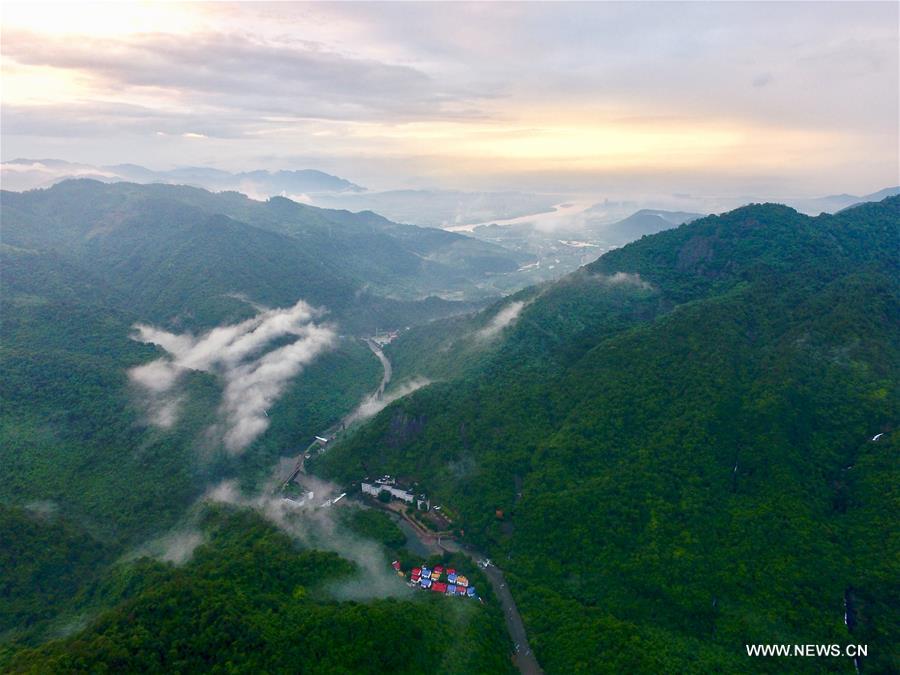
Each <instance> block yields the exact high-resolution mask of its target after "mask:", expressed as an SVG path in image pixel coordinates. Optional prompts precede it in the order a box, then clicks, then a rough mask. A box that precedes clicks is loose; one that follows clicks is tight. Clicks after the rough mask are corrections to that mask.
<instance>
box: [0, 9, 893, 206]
mask: <svg viewBox="0 0 900 675" xmlns="http://www.w3.org/2000/svg"><path fill="white" fill-rule="evenodd" d="M810 9H811V7H810V5H809V4H808V3H798V4H793V3H781V4H770V5H767V7H766V12H764V13H761V12H759V11H758V7H755V6H753V5H751V4H749V3H706V4H703V3H688V4H682V3H630V4H624V3H601V4H568V3H553V4H550V5H546V4H519V3H502V4H443V3H403V4H390V3H388V4H369V3H363V4H357V3H352V4H350V3H331V4H296V3H291V4H287V3H276V4H262V3H245V4H228V5H225V4H190V5H185V4H179V5H169V4H156V3H151V4H115V5H104V6H103V7H95V8H93V9H88V10H86V9H85V7H84V6H81V5H75V6H73V5H60V6H58V7H48V6H47V5H39V6H36V5H34V4H21V3H7V4H4V7H3V45H2V70H3V80H4V90H3V121H2V136H3V147H2V158H3V160H4V161H8V160H11V159H14V158H18V157H27V158H51V157H52V158H60V159H65V160H69V161H74V162H85V163H90V164H118V163H125V162H129V163H135V164H141V165H144V166H148V167H151V168H154V169H167V168H174V167H176V166H185V165H197V166H210V167H216V168H221V169H225V170H231V171H240V170H248V169H260V168H261V169H270V170H278V169H306V168H311V169H318V170H321V171H325V172H328V173H332V174H335V175H338V176H341V177H342V178H346V179H347V180H350V181H352V182H354V183H358V184H360V185H364V186H366V187H368V188H370V189H372V190H385V189H402V188H421V187H428V188H436V187H439V188H445V189H463V190H525V191H542V192H572V193H575V192H590V193H596V192H602V193H606V194H617V193H664V194H673V193H679V192H691V193H698V194H717V195H733V196H738V195H748V196H755V195H767V196H768V195H771V196H773V197H777V196H782V195H794V196H810V197H811V196H822V195H829V194H834V193H843V192H849V193H854V194H865V193H868V192H871V191H874V190H878V189H880V188H883V187H887V186H892V185H896V184H897V182H898V171H900V169H898V163H900V158H898V157H900V156H898V141H900V139H898V130H897V119H898V77H900V66H898V58H900V57H898V50H897V45H898V11H900V10H898V5H897V4H896V3H817V4H816V5H815V11H810ZM538 54H539V56H540V58H536V57H537V55H538Z"/></svg>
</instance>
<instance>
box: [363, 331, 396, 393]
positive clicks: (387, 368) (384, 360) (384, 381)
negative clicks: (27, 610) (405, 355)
mask: <svg viewBox="0 0 900 675" xmlns="http://www.w3.org/2000/svg"><path fill="white" fill-rule="evenodd" d="M363 340H364V341H365V343H366V344H367V345H369V349H371V350H372V353H373V354H375V356H377V357H378V360H379V361H381V366H382V367H383V368H384V375H383V376H382V378H381V384H380V385H379V386H378V389H376V390H375V393H374V394H373V395H372V396H373V397H374V398H376V399H381V398H382V397H383V396H384V389H385V387H387V386H388V383H389V382H390V381H391V375H392V374H393V369H392V368H391V362H390V361H389V360H388V357H386V356H385V355H384V352H383V351H381V347H379V346H378V343H377V342H375V340H373V339H372V338H363Z"/></svg>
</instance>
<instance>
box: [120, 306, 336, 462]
mask: <svg viewBox="0 0 900 675" xmlns="http://www.w3.org/2000/svg"><path fill="white" fill-rule="evenodd" d="M320 315H321V312H320V311H319V310H316V309H314V308H312V307H311V306H310V305H308V304H307V303H305V302H304V301H303V300H300V301H298V302H297V303H296V304H295V305H294V306H293V307H289V308H285V309H264V310H262V311H260V312H259V314H257V315H256V316H254V317H253V318H251V319H247V320H246V321H242V322H240V323H237V324H232V325H225V326H219V327H217V328H214V329H212V330H210V331H208V332H206V333H204V334H202V335H200V336H194V335H192V334H190V333H183V334H175V333H171V332H168V331H165V330H162V329H159V328H155V327H153V326H148V325H144V324H138V325H136V326H135V333H134V335H133V336H132V337H133V339H135V340H138V341H140V342H144V343H152V344H155V345H158V346H159V347H162V349H164V350H165V351H166V352H167V355H166V356H163V357H161V358H159V359H156V360H155V361H151V362H150V363H146V364H143V365H140V366H137V367H135V368H132V369H131V370H130V371H129V378H130V380H131V381H132V382H133V383H134V384H135V385H136V386H137V387H138V388H139V390H140V391H141V392H142V394H143V397H142V401H143V403H144V405H145V407H146V413H147V417H148V420H149V421H150V422H151V423H152V424H154V425H156V426H159V427H162V428H170V427H172V426H173V425H174V424H175V423H176V422H177V421H178V416H179V412H180V409H181V407H182V403H183V401H184V393H183V392H181V391H180V390H179V388H178V384H179V381H180V380H181V378H182V376H183V375H184V374H185V373H186V372H187V371H190V370H197V371H203V372H207V373H212V374H214V375H216V376H217V377H218V378H219V379H220V380H221V381H222V382H223V384H224V389H223V393H222V401H221V404H220V406H219V418H220V421H219V423H218V424H217V425H216V426H215V427H214V428H213V429H210V433H211V434H212V436H213V437H214V438H216V439H221V441H222V443H223V444H224V446H225V448H226V449H227V450H228V451H229V452H230V453H233V454H236V453H240V452H241V451H243V450H244V448H246V447H247V446H248V445H249V444H250V443H251V442H252V441H253V440H254V439H256V438H257V437H258V436H259V435H260V434H262V433H263V432H264V431H265V430H266V428H268V426H269V420H268V413H267V410H268V408H270V407H271V406H272V405H273V404H274V403H275V401H277V400H278V398H279V397H280V396H281V394H282V393H283V391H284V389H285V387H286V386H287V384H288V382H289V381H290V380H291V378H293V377H294V376H296V375H297V374H298V373H299V372H300V371H301V370H302V369H303V367H304V366H306V365H308V364H310V363H312V362H313V361H314V360H315V359H316V358H317V357H318V356H319V355H320V354H322V353H323V352H325V351H327V350H328V349H331V348H332V347H333V346H334V344H335V341H336V338H337V334H336V331H335V329H334V327H333V326H331V325H329V324H317V323H315V322H314V319H316V318H317V317H319V316H320ZM291 337H293V338H294V339H293V341H291V342H288V343H287V344H282V345H281V346H275V347H274V348H271V347H272V343H273V342H276V341H278V342H279V343H281V342H283V341H284V339H285V338H291Z"/></svg>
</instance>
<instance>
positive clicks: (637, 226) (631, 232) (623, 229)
mask: <svg viewBox="0 0 900 675" xmlns="http://www.w3.org/2000/svg"><path fill="white" fill-rule="evenodd" d="M701 217H702V214H699V213H685V212H684V211H660V210H658V209H641V210H640V211H635V212H634V213H632V214H631V215H630V216H628V217H627V218H623V219H622V220H619V221H617V222H615V223H611V224H609V225H592V226H589V231H590V232H591V234H592V235H594V236H596V237H599V238H600V239H601V240H602V241H603V242H605V243H606V244H612V245H616V246H621V245H622V244H627V243H628V242H631V241H634V240H635V239H640V238H641V237H643V236H644V235H647V234H656V233H657V232H662V231H663V230H668V229H671V228H673V227H678V226H679V225H681V224H683V223H689V222H691V221H692V220H697V218H701Z"/></svg>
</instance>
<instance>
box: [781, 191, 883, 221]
mask: <svg viewBox="0 0 900 675" xmlns="http://www.w3.org/2000/svg"><path fill="white" fill-rule="evenodd" d="M898 194H900V187H887V188H884V189H882V190H878V192H873V193H871V194H867V195H862V196H858V195H849V194H840V195H828V196H827V197H816V198H815V199H794V200H787V201H786V202H785V203H786V204H787V205H788V206H791V207H793V208H795V209H797V210H798V211H800V212H801V213H806V214H809V215H811V216H817V215H819V214H820V213H837V212H838V211H842V210H843V209H846V208H847V207H850V206H855V205H856V204H864V203H866V202H880V201H881V200H882V199H885V198H887V197H893V196H895V195H898Z"/></svg>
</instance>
